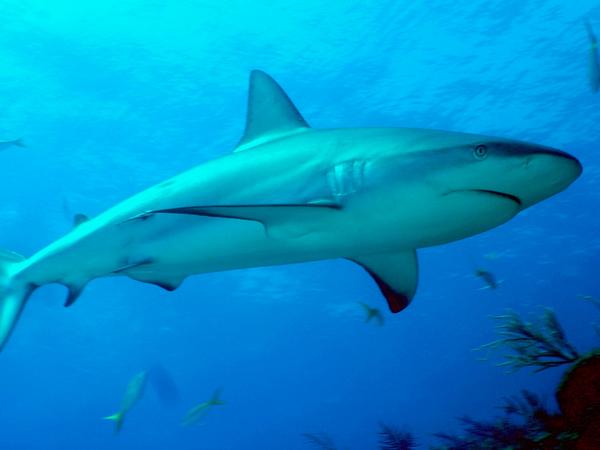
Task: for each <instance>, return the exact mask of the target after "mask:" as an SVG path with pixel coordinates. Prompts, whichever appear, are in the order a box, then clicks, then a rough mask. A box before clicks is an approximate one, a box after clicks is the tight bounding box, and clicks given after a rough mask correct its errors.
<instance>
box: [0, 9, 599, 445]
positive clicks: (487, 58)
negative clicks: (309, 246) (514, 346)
mask: <svg viewBox="0 0 600 450" xmlns="http://www.w3.org/2000/svg"><path fill="white" fill-rule="evenodd" d="M584 19H588V20H589V21H590V23H591V24H592V25H593V26H595V28H596V29H597V30H598V32H600V5H599V4H598V2H597V1H586V0H576V1H570V2H564V1H558V0H545V1H540V0H537V1H536V0H519V1H513V0H492V1H489V0H488V1H481V0H469V1H466V0H459V1H449V0H432V1H428V2H409V1H369V2H364V1H354V0H347V1H341V0H337V1H329V2H323V1H320V0H319V1H316V0H303V1H295V0H291V1H285V2H270V1H263V0H255V1H252V2H249V1H241V0H233V1H230V0H228V1H209V0H207V1H200V0H199V1H183V0H179V1H177V2H167V1H161V0H144V1H142V0H136V1H133V0H129V1H114V0H105V1H102V2H101V1H87V2H75V1H42V0H18V1H17V0H14V1H6V0H2V1H0V30H1V32H0V68H1V70H0V99H1V101H2V108H1V109H0V140H4V139H13V138H19V137H22V138H23V140H24V142H25V143H26V145H27V147H26V148H17V147H15V148H11V149H6V150H4V151H2V152H0V168H1V169H2V176H0V199H1V202H0V247H2V248H8V249H11V250H15V251H18V252H19V253H22V254H24V255H31V254H33V253H34V252H35V251H37V250H39V249H40V248H42V247H43V246H45V245H47V244H48V243H50V242H52V241H53V240H55V239H57V238H58V237H60V236H62V235H63V234H65V233H66V232H68V231H69V230H70V229H71V227H72V217H73V216H74V215H75V214H77V213H84V214H88V215H91V216H94V215H96V214H98V213H99V212H101V211H103V210H105V209H106V208H108V207H110V206H112V205H114V204H115V203H117V202H119V201H121V200H123V199H125V198H127V197H128V196H130V195H132V194H134V193H136V192H138V191H141V190H143V189H144V188H146V187H149V186H150V185H152V184H154V183H157V182H159V181H162V180H164V179H166V178H169V177H171V176H173V175H176V174H177V173H179V172H181V171H183V170H185V169H188V168H190V167H192V166H194V165H197V164H199V163H202V162H204V161H207V160H209V159H212V158H215V157H218V156H221V155H224V154H227V153H228V152H230V151H231V149H232V148H233V147H234V146H235V144H236V143H237V142H238V140H239V138H240V136H241V134H242V131H243V127H244V118H245V109H246V96H247V83H248V75H249V72H250V70H252V69H256V68H258V69H262V70H265V71H266V72H268V73H269V74H271V75H273V76H274V77H275V78H276V79H277V81H278V82H279V83H281V85H282V86H283V88H284V89H286V91H287V92H288V94H289V95H290V97H291V98H292V100H293V101H294V102H295V104H296V105H297V106H298V108H299V110H300V111H301V112H302V114H303V115H304V117H305V118H306V119H307V121H308V122H309V123H310V124H311V125H312V126H314V127H358V126H403V127H404V126H406V127H424V128H440V129H447V130H455V131H466V132H473V133H480V134H489V135H498V136H503V137H510V138H516V139H522V140H528V141H533V142H536V143H539V144H545V145H549V146H552V147H556V148H560V149H563V150H565V151H568V152H570V153H572V154H574V155H575V156H576V157H578V158H579V159H580V161H581V162H582V164H583V166H584V173H583V175H582V177H581V178H580V179H579V180H577V181H576V182H575V183H574V184H573V186H571V187H570V188H568V189H567V190H566V191H565V192H562V193H560V194H559V195H557V196H555V197H553V198H551V199H549V200H547V201H545V202H542V203H541V204H539V205H536V206H535V207H533V208H531V209H528V210H526V211H525V212H523V213H521V214H519V215H518V216H517V217H516V218H514V219H513V220H511V221H510V222H509V223H507V224H505V225H502V226H501V227H499V228H497V229H494V230H492V231H489V232H487V233H484V234H481V235H478V236H476V237H474V238H470V239H467V240H464V241H460V242H456V243H453V244H451V245H445V246H441V247H435V248H428V249H423V250H420V251H419V256H420V269H421V278H420V285H419V290H418V293H417V296H416V297H415V299H414V300H413V302H412V304H411V305H410V307H409V308H407V309H406V310H405V311H403V312H402V313H400V314H397V315H392V314H390V313H388V312H387V307H386V305H385V301H384V300H383V299H382V297H381V295H380V293H379V291H378V289H377V287H376V286H375V284H374V283H373V282H372V280H371V279H370V278H369V276H368V275H367V274H366V273H365V272H364V271H363V270H362V269H360V268H359V267H358V266H356V265H354V264H352V263H350V262H347V261H342V260H339V261H323V262H316V263H309V264H302V265H290V266H281V267H268V268H260V269H252V270H243V271H233V272H224V273H214V274H206V275H200V276H194V277H190V278H188V279H187V280H186V282H185V283H184V284H183V285H182V287H180V288H179V289H178V290H177V291H175V292H173V293H167V292H165V291H163V290H161V289H158V288H157V287H155V286H151V285H146V284H142V283H139V282H135V281H132V280H129V279H127V278H125V277H115V278H104V279H99V280H96V281H94V282H93V283H91V284H90V285H89V286H88V288H87V289H86V291H85V293H84V294H83V296H82V298H81V299H80V300H79V301H78V302H77V304H76V305H75V306H74V307H72V308H69V309H68V310H66V309H65V308H63V307H62V304H63V301H64V296H65V291H64V288H62V287H60V286H48V287H44V288H43V289H39V290H38V291H37V292H36V293H35V294H34V295H33V296H32V298H31V300H30V301H29V304H28V306H27V308H26V309H25V311H24V313H23V318H22V320H21V322H20V324H19V326H18V327H17V329H16V331H15V333H14V335H13V337H12V339H11V342H10V343H9V345H8V346H7V347H6V349H5V350H4V351H3V353H2V355H0V405H1V407H0V448H2V449H6V450H24V449H28V450H29V449H43V450H55V449H56V450H58V449H60V450H70V449H87V450H95V449H109V448H110V449H115V450H117V449H138V448H139V449H147V450H151V449H178V450H188V449H211V450H212V449H214V450H218V449H306V448H314V447H311V443H310V442H307V439H306V438H305V437H304V436H303V433H327V434H328V435H329V436H331V438H332V439H333V440H334V441H335V442H336V444H337V446H338V447H339V448H341V449H350V450H353V449H374V448H377V445H378V444H377V442H378V436H377V431H378V429H379V428H378V427H379V424H380V422H384V423H386V424H390V425H394V426H398V427H400V428H401V429H404V430H406V431H409V432H411V433H413V434H414V436H415V437H416V440H417V442H418V444H419V445H420V446H421V447H419V448H427V446H428V445H433V444H434V443H436V442H437V441H436V438H435V437H434V436H433V434H434V433H436V432H447V433H454V432H458V431H459V430H460V422H459V421H458V420H457V418H458V417H461V416H464V415H469V416H472V417H477V418H481V419H487V418H492V417H494V416H496V415H497V414H498V406H499V405H500V404H501V403H502V399H503V398H505V397H507V396H510V395H513V394H517V393H518V392H519V391H520V390H521V389H529V390H531V391H532V392H535V393H537V394H538V395H540V396H541V398H543V399H544V400H545V402H546V404H547V405H548V406H549V407H550V408H552V407H554V397H553V394H554V389H555V387H556V385H557V383H558V381H559V380H560V377H561V375H562V373H563V370H562V369H561V368H558V369H552V370H548V371H543V372H541V373H539V374H533V373H532V371H530V370H521V371H518V372H516V373H510V374H509V373H506V370H503V369H502V368H500V367H497V366H496V364H497V363H498V362H501V359H500V358H499V357H498V354H496V353H494V352H488V351H481V350H480V351H474V349H475V348H476V347H478V346H481V345H482V344H485V343H488V342H490V341H493V340H494V339H496V337H497V335H496V334H495V331H494V326H495V325H496V324H495V322H494V320H493V319H492V318H491V316H494V315H498V314H503V313H505V312H506V311H507V310H509V309H511V310H513V311H515V312H517V313H519V314H521V315H523V317H525V318H531V319H534V318H535V317H537V316H539V314H540V313H541V312H543V308H545V307H550V308H552V309H553V310H554V311H555V312H556V315H557V316H558V317H559V319H560V321H561V323H562V324H563V326H564V329H565V332H566V333H567V335H568V338H569V340H570V341H571V342H572V343H573V344H574V345H575V346H576V347H577V348H579V349H582V351H585V350H586V349H591V348H593V347H594V346H595V345H597V344H598V336H597V335H596V334H595V330H594V327H593V324H594V323H598V322H600V314H598V312H599V310H598V309H597V308H595V307H594V305H593V304H591V303H590V302H586V301H585V300H584V299H583V297H586V296H587V297H588V298H589V297H594V298H600V282H599V278H598V268H599V267H600V219H599V214H600V213H599V211H600V194H599V192H600V126H599V124H600V108H599V106H600V96H599V95H594V93H593V92H592V90H591V89H590V85H589V81H588V52H589V42H588V37H587V34H586V31H585V27H584ZM399 232H402V230H399ZM480 267H484V268H485V269H486V270H488V271H490V272H492V273H493V274H494V276H495V277H496V278H497V279H498V280H501V283H500V286H499V287H498V288H497V289H482V288H485V286H486V285H485V283H484V282H483V281H482V279H481V278H478V277H476V276H475V275H474V272H475V270H476V269H477V268H480ZM358 302H366V303H368V304H370V305H372V306H377V307H380V309H381V310H382V312H383V313H384V315H385V324H384V326H377V324H375V323H373V322H369V323H364V311H363V310H362V309H361V306H360V305H359V303H358ZM156 364H159V365H160V366H161V367H163V368H164V369H165V370H166V371H168V373H169V374H170V375H171V377H172V379H173V380H174V382H175V383H176V385H177V390H178V394H179V395H178V396H179V399H178V401H177V402H176V403H175V404H173V405H171V406H165V405H164V404H163V403H161V402H160V399H159V398H158V397H157V395H156V392H154V391H153V390H152V389H151V388H150V387H148V388H147V390H146V393H145V396H144V398H142V399H141V400H140V402H139V403H138V404H137V405H136V406H135V408H134V409H132V411H131V412H130V414H128V416H127V419H126V422H125V423H124V426H123V430H122V431H121V433H120V434H119V435H114V433H113V425H112V424H111V423H109V422H107V421H103V420H102V417H104V416H107V415H109V414H112V413H114V412H115V411H116V410H118V409H119V406H120V404H121V399H122V397H123V395H124V392H125V390H126V387H127V383H128V382H129V380H130V379H131V378H132V377H133V376H134V375H135V374H136V373H138V372H140V371H141V370H144V369H147V368H149V367H152V366H154V365H156ZM217 388H222V399H223V401H224V402H226V404H225V405H223V406H219V407H218V408H217V407H215V408H214V409H213V410H211V411H210V413H209V414H208V415H207V416H206V417H205V418H204V420H203V421H202V423H201V424H199V425H198V426H193V427H185V428H184V427H181V425H180V422H181V419H182V417H183V416H184V415H185V413H186V411H188V410H189V409H190V408H191V407H193V406H194V405H196V404H198V403H200V402H203V401H206V400H208V399H209V398H210V396H211V395H212V393H213V391H214V390H215V389H217Z"/></svg>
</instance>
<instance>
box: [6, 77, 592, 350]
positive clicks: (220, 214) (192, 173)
mask: <svg viewBox="0 0 600 450" xmlns="http://www.w3.org/2000/svg"><path fill="white" fill-rule="evenodd" d="M581 172H582V165H581V164H580V162H579V161H578V160H577V159H576V158H575V157H573V156H571V155H570V154H568V153H565V152H563V151H560V150H557V149H555V148H551V147H547V146H543V145H537V144H534V143H528V142H521V141H518V140H511V139H505V138H498V137H490V136H484V135H478V134H469V133H460V132H450V131H442V130H433V129H416V128H346V129H316V128H312V127H310V126H309V124H308V122H307V121H306V120H305V119H304V117H303V116H302V115H301V114H300V112H299V111H298V109H297V108H296V106H295V105H294V103H293V102H292V100H291V99H290V97H289V96H288V95H287V94H286V92H285V91H284V90H283V89H282V88H281V86H280V85H279V84H278V83H277V82H276V81H275V80H274V79H273V78H272V77H271V76H269V75H268V74H266V73H265V72H263V71H260V70H254V71H252V72H251V75H250V83H249V95H248V104H247V118H246V126H245V130H244V133H243V136H242V138H241V140H240V141H239V143H238V144H237V145H236V147H235V148H234V150H233V152H230V153H227V154H226V155H224V156H222V157H220V158H216V159H212V160H209V161H207V162H205V163H203V164H200V165H198V166H196V167H194V168H192V169H190V170H188V171H186V172H183V173H181V174H179V175H177V176H175V177H173V178H170V179H168V180H166V181H164V182H161V183H159V184H157V185H155V186H153V187H150V188H148V189H147V190H145V191H142V192H140V193H138V194H136V195H134V196H133V197H130V198H129V199H126V200H124V201H123V202H121V203H120V204H117V205H116V206H114V207H112V208H110V209H108V210H107V211H105V212H103V213H101V214H99V215H98V216H96V217H94V218H91V219H89V220H88V219H87V217H84V216H82V217H79V218H78V220H77V221H76V222H77V226H76V227H75V228H74V229H72V230H71V231H70V232H69V233H67V234H66V235H65V236H63V237H62V238H60V239H58V240H56V241H54V242H52V243H50V244H49V245H48V246H47V247H45V248H43V249H41V250H40V251H39V252H37V253H36V254H34V255H32V256H31V257H29V258H25V257H23V256H21V255H19V254H17V253H14V252H11V251H7V250H3V251H2V252H0V346H1V347H4V345H5V344H6V342H7V340H8V338H9V336H10V335H11V332H12V331H13V329H14V327H15V324H16V322H17V320H18V318H19V316H20V314H21V312H22V311H23V308H24V305H25V304H26V303H27V299H28V298H29V297H30V295H31V294H32V293H33V292H34V291H35V290H36V289H37V288H38V287H40V286H43V285H46V284H50V283H59V284H62V285H64V286H66V287H67V296H66V301H65V306H71V305H73V304H74V303H75V301H76V300H77V299H78V298H79V296H80V294H81V292H82V291H83V289H84V287H85V286H86V285H87V284H88V283H89V282H90V281H91V280H93V279H95V278H98V277H104V276H126V277H129V278H132V279H134V280H138V281H141V282H145V283H152V284H155V285H158V286H160V287H162V288H164V289H166V290H169V291H172V290H174V289H176V288H177V287H178V286H179V285H180V284H181V283H182V282H183V280H184V279H185V278H186V277H188V276H190V275H192V274H201V273H208V272H217V271H225V270H232V269H245V268H251V267H259V266H272V265H281V264H291V263H302V262H308V261H316V260H328V259H339V258H345V259H347V260H350V261H353V262H355V263H357V264H358V265H360V266H362V267H363V268H364V269H365V271H366V272H367V273H368V274H369V275H370V277H371V278H372V279H373V281H374V285H375V286H377V287H378V288H379V291H380V292H381V294H382V295H383V297H384V298H385V300H386V301H387V304H388V307H389V309H390V310H391V311H392V312H399V311H401V310H403V309H405V308H406V307H407V306H408V305H409V303H410V302H411V300H412V299H413V297H414V296H415V293H416V289H417V284H418V261H417V253H416V252H417V249H420V248H423V247H429V246H435V245H441V244H445V243H449V242H452V241H456V240H459V239H463V238H467V237H469V236H473V235H476V234H478V233H482V232H485V231H487V230H490V229H492V228H494V227H497V226H499V225H501V224H503V223H505V222H507V221H508V220H510V219H511V218H513V217H514V216H515V215H517V214H518V213H519V212H521V211H523V210H524V209H526V208H528V207H530V206H532V205H534V204H536V203H538V202H540V201H542V200H544V199H547V198H549V197H551V196H553V195H555V194H557V193H559V192H561V191H563V190H564V189H565V188H567V187H568V186H569V185H570V184H571V183H572V182H573V181H574V180H575V179H576V178H578V177H579V175H580V174H581ZM375 286H374V287H375Z"/></svg>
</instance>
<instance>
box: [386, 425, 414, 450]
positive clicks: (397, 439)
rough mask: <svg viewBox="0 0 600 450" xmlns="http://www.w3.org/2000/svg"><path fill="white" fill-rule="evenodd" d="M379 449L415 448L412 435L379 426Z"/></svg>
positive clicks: (409, 449) (400, 449)
mask: <svg viewBox="0 0 600 450" xmlns="http://www.w3.org/2000/svg"><path fill="white" fill-rule="evenodd" d="M379 427H380V430H379V446H380V447H379V448H381V450H412V449H414V448H416V447H417V444H416V442H415V438H414V437H413V435H412V434H410V433H408V432H406V431H401V430H399V429H397V428H394V427H391V426H389V425H386V424H385V423H381V424H379Z"/></svg>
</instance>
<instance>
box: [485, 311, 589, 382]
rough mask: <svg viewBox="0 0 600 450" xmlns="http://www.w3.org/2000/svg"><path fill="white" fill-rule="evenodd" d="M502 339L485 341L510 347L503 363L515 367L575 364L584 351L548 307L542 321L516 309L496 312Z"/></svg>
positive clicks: (547, 367)
mask: <svg viewBox="0 0 600 450" xmlns="http://www.w3.org/2000/svg"><path fill="white" fill-rule="evenodd" d="M495 319H497V320H499V321H501V323H500V325H498V327H497V328H498V334H499V335H500V337H501V338H500V339H498V340H496V341H494V342H491V343H489V344H486V345H483V346H482V347H480V349H483V348H500V347H504V348H508V349H509V350H511V351H512V353H508V354H505V355H504V358H505V359H506V361H504V362H502V363H500V364H499V365H500V366H508V367H511V368H512V369H513V370H518V369H521V368H523V367H535V372H540V371H542V370H546V369H549V368H551V367H557V366H561V365H563V364H572V363H574V362H576V361H577V360H578V359H579V358H580V355H579V353H578V352H577V350H576V349H575V347H573V346H572V345H571V344H570V343H569V341H568V340H567V339H566V337H565V334H564V332H563V330H562V327H561V326H560V324H559V322H558V320H557V319H556V316H555V314H554V312H553V311H552V310H550V309H546V310H545V312H544V315H543V317H542V320H541V321H540V322H538V323H532V322H525V321H523V319H521V317H520V316H519V315H518V314H516V313H513V312H510V313H508V314H505V315H501V316H496V317H495Z"/></svg>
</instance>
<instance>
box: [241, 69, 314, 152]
mask: <svg viewBox="0 0 600 450" xmlns="http://www.w3.org/2000/svg"><path fill="white" fill-rule="evenodd" d="M307 128H309V125H308V124H307V123H306V121H305V120H304V118H303V117H302V115H301V114H300V113H299V112H298V110H297V109H296V107H295V106H294V104H293V103H292V101H291V100H290V98H289V97H288V96H287V94H286V93H285V91H284V90H283V89H282V88H281V86H279V84H277V82H276V81H275V80H274V79H273V78H271V77H270V76H269V75H267V74H266V73H265V72H263V71H261V70H253V71H252V73H251V74H250V89H249V92H248V112H247V116H246V130H245V131H244V135H243V136H242V139H241V140H240V142H239V144H238V146H237V148H236V149H235V151H236V152H237V151H240V150H244V149H246V148H249V147H254V146H255V145H258V144H261V143H263V142H267V141H270V140H272V139H277V138H280V137H283V136H285V135H288V134H292V133H296V132H298V131H302V130H304V129H307Z"/></svg>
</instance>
